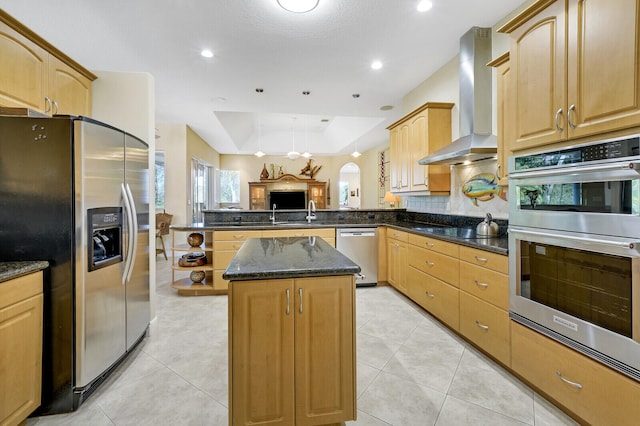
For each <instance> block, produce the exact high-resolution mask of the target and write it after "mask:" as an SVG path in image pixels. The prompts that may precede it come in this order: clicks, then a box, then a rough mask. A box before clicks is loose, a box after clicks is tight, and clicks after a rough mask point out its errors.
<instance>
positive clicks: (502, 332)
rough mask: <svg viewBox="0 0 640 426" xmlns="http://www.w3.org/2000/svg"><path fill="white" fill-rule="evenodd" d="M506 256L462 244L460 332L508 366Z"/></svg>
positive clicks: (508, 336) (508, 334) (509, 356)
mask: <svg viewBox="0 0 640 426" xmlns="http://www.w3.org/2000/svg"><path fill="white" fill-rule="evenodd" d="M508 270H509V265H508V258H507V256H502V255H499V254H496V253H490V252H487V251H483V250H478V249H474V248H470V247H466V246H461V247H460V333H461V334H462V335H463V336H465V337H466V338H467V339H469V340H471V341H472V342H473V343H475V344H476V345H477V346H478V347H480V348H482V350H484V351H485V352H486V353H488V354H490V355H491V356H493V357H494V358H495V359H497V360H498V361H500V362H501V363H502V364H504V365H506V366H507V367H508V366H510V365H511V339H510V333H509V324H510V320H509V275H508Z"/></svg>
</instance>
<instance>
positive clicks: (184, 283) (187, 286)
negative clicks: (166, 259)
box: [171, 229, 226, 296]
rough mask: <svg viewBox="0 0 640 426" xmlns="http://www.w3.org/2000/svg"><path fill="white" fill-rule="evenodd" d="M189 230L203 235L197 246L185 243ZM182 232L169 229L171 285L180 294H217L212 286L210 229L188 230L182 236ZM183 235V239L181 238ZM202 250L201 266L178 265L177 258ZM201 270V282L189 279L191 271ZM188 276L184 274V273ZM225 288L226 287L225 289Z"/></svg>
mask: <svg viewBox="0 0 640 426" xmlns="http://www.w3.org/2000/svg"><path fill="white" fill-rule="evenodd" d="M191 232H195V233H199V234H202V235H203V238H204V239H203V242H202V244H201V245H200V246H198V247H192V246H190V245H189V244H187V241H186V237H187V235H188V234H190V233H191ZM182 234H183V233H182V232H176V231H175V230H173V229H172V230H171V262H172V264H171V287H173V288H175V289H176V290H178V294H180V295H182V296H205V295H209V294H218V293H220V292H219V291H216V290H218V289H216V288H215V286H214V276H213V272H214V269H213V264H212V261H213V241H212V231H207V230H198V231H188V232H186V234H185V235H184V236H183V235H182ZM183 237H184V240H182V238H183ZM178 239H180V240H178ZM196 252H202V253H204V254H205V256H206V263H205V264H204V265H201V266H180V265H179V263H178V262H179V259H180V257H181V256H182V255H184V254H187V253H196ZM194 271H203V272H204V273H205V278H204V280H203V281H202V282H200V283H196V282H193V281H192V280H191V277H190V276H191V272H194ZM187 272H188V273H189V276H185V275H186V273H187ZM225 290H226V289H225Z"/></svg>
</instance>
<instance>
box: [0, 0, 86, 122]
mask: <svg viewBox="0 0 640 426" xmlns="http://www.w3.org/2000/svg"><path fill="white" fill-rule="evenodd" d="M0 58H2V67H0V106H7V107H23V108H31V109H34V110H36V111H40V112H43V113H46V114H50V115H53V114H72V115H85V116H90V115H91V82H92V81H93V80H95V79H96V76H95V75H93V74H92V73H91V72H90V71H88V70H86V69H85V68H83V67H81V66H80V65H79V64H77V63H76V62H74V61H73V60H72V59H70V58H69V57H67V56H66V55H65V54H64V53H62V52H60V51H58V50H57V49H56V48H55V47H53V46H51V45H50V44H49V43H47V42H46V41H45V40H43V39H42V38H40V37H39V36H38V35H36V34H35V33H33V32H32V31H31V30H29V29H28V28H26V27H24V26H23V25H22V24H20V23H19V22H17V21H15V20H14V19H13V18H12V17H11V16H9V15H7V14H6V13H5V12H4V11H2V10H0Z"/></svg>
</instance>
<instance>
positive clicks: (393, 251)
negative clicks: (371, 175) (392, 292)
mask: <svg viewBox="0 0 640 426" xmlns="http://www.w3.org/2000/svg"><path fill="white" fill-rule="evenodd" d="M407 239H408V234H407V233H406V232H403V231H397V230H395V229H388V230H387V281H388V282H389V284H391V285H392V286H394V287H395V288H396V289H397V290H398V291H400V292H402V293H404V294H407V287H406V281H407Z"/></svg>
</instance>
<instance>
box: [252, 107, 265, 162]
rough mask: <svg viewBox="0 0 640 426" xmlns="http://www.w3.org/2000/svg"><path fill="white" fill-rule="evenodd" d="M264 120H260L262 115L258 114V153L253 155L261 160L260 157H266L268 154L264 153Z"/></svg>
mask: <svg viewBox="0 0 640 426" xmlns="http://www.w3.org/2000/svg"><path fill="white" fill-rule="evenodd" d="M261 136H262V120H261V119H260V114H258V151H257V152H256V153H255V154H253V155H255V156H256V157H258V158H260V157H264V156H265V155H266V154H265V153H264V152H262V140H261V139H262V138H261Z"/></svg>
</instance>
